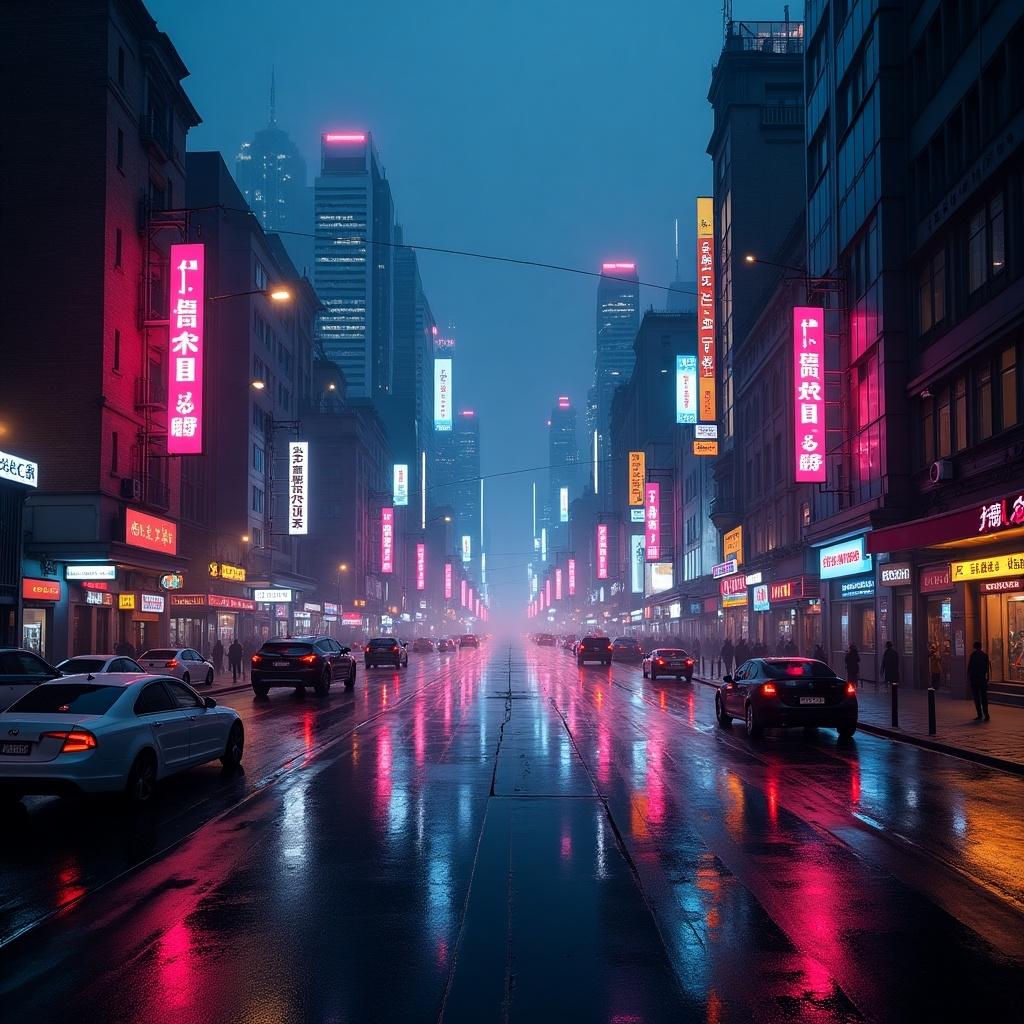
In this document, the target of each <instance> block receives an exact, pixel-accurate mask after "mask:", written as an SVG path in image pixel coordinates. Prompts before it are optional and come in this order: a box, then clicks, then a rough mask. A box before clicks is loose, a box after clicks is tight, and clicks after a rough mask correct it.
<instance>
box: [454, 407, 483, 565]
mask: <svg viewBox="0 0 1024 1024" xmlns="http://www.w3.org/2000/svg"><path fill="white" fill-rule="evenodd" d="M450 436H451V448H452V472H453V476H454V480H453V483H452V487H451V490H452V493H453V495H454V501H453V502H452V507H453V508H454V509H455V525H456V527H457V529H456V531H455V534H456V536H457V537H458V538H462V537H464V536H469V537H470V538H472V540H471V551H472V556H473V563H474V564H476V565H479V560H480V417H479V416H477V414H476V413H475V412H474V411H473V410H472V409H463V410H462V411H461V412H460V413H459V414H458V415H457V416H456V417H455V422H454V424H453V425H452V431H451V435H450Z"/></svg>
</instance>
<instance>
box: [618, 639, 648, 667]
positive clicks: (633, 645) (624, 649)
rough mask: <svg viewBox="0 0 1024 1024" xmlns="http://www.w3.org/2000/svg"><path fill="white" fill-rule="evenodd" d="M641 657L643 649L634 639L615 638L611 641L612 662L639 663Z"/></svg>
mask: <svg viewBox="0 0 1024 1024" xmlns="http://www.w3.org/2000/svg"><path fill="white" fill-rule="evenodd" d="M643 656H644V649H643V647H642V646H641V644H640V641H639V640H637V639H636V637H632V636H617V637H616V638H615V639H614V640H613V641H612V660H614V661H640V659H641V658H643Z"/></svg>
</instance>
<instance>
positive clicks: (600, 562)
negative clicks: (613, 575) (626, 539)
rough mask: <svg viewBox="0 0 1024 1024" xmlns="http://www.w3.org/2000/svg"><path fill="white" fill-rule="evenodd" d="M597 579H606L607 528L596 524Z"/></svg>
mask: <svg viewBox="0 0 1024 1024" xmlns="http://www.w3.org/2000/svg"><path fill="white" fill-rule="evenodd" d="M597 578H598V579H599V580H606V579H608V526H607V524H605V523H598V524H597Z"/></svg>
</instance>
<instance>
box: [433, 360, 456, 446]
mask: <svg viewBox="0 0 1024 1024" xmlns="http://www.w3.org/2000/svg"><path fill="white" fill-rule="evenodd" d="M434 429H435V430H437V431H445V432H447V431H450V430H451V429H452V361H451V360H450V359H435V360H434Z"/></svg>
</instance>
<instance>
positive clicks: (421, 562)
mask: <svg viewBox="0 0 1024 1024" xmlns="http://www.w3.org/2000/svg"><path fill="white" fill-rule="evenodd" d="M416 589H417V590H426V589H427V545H426V544H417V545H416Z"/></svg>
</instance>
